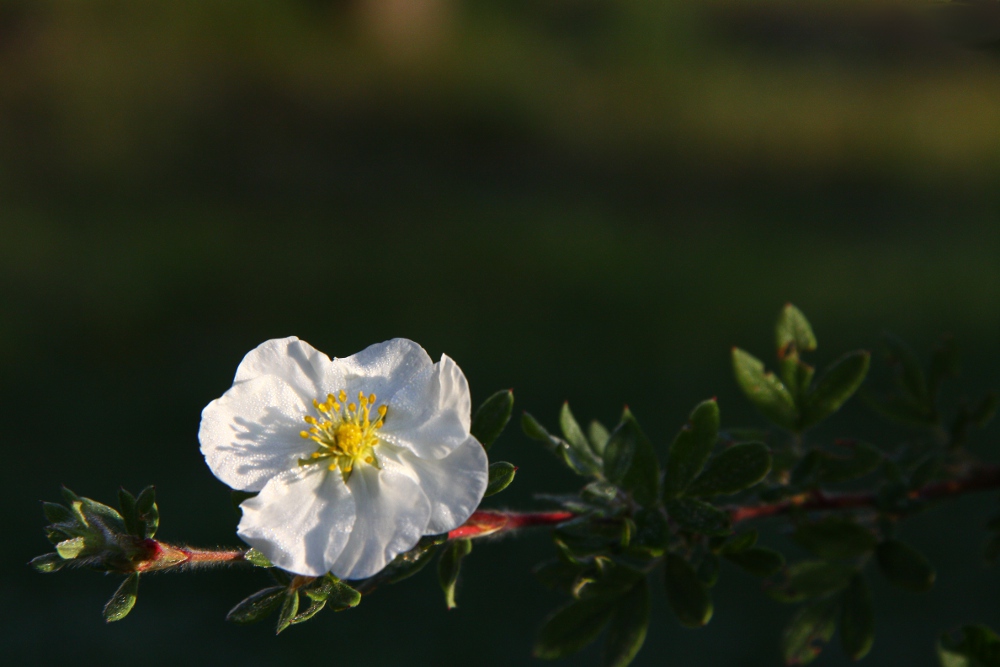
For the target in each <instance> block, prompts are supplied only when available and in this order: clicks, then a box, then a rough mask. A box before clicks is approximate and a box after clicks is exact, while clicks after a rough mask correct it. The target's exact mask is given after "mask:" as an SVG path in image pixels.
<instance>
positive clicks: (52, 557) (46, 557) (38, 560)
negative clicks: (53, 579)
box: [28, 554, 66, 574]
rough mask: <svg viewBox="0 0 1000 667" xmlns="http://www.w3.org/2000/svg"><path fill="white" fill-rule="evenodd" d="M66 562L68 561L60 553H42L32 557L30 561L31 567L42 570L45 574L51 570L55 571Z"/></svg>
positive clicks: (38, 570)
mask: <svg viewBox="0 0 1000 667" xmlns="http://www.w3.org/2000/svg"><path fill="white" fill-rule="evenodd" d="M65 564H66V561H65V560H64V559H63V557H62V556H60V555H59V554H42V555H41V556H37V557H35V558H32V559H31V562H30V563H28V565H30V566H31V567H33V568H35V571H36V572H41V573H43V574H49V573H50V572H55V571H56V570H59V569H61V568H62V566H63V565H65Z"/></svg>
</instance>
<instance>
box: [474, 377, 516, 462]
mask: <svg viewBox="0 0 1000 667" xmlns="http://www.w3.org/2000/svg"><path fill="white" fill-rule="evenodd" d="M513 410H514V392H513V391H511V390H510V389H504V390H502V391H498V392H497V393H495V394H493V395H492V396H490V397H489V398H487V399H486V400H485V401H483V404H482V405H480V406H479V408H478V409H477V410H476V414H475V415H473V417H472V428H471V429H470V431H471V432H472V435H473V436H475V438H476V440H478V441H479V442H480V443H481V444H482V445H483V447H484V448H485V449H486V451H489V450H490V447H492V446H493V443H494V442H495V441H496V439H497V438H498V437H500V434H501V433H503V430H504V428H506V426H507V422H509V421H510V415H511V412H512V411H513Z"/></svg>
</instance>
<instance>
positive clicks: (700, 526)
mask: <svg viewBox="0 0 1000 667" xmlns="http://www.w3.org/2000/svg"><path fill="white" fill-rule="evenodd" d="M667 514H668V515H670V518H671V519H673V520H674V521H676V522H677V523H679V524H680V525H681V527H683V528H685V529H687V530H690V531H692V532H695V533H701V534H703V535H709V536H712V535H728V534H729V531H730V530H731V526H732V521H731V520H730V518H729V514H728V513H726V512H724V511H722V510H720V509H718V508H717V507H715V506H714V505H710V504H708V503H706V502H704V501H701V500H697V499H695V498H678V499H677V500H671V501H670V502H668V503H667Z"/></svg>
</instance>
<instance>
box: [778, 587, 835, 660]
mask: <svg viewBox="0 0 1000 667" xmlns="http://www.w3.org/2000/svg"><path fill="white" fill-rule="evenodd" d="M839 611H840V600H839V598H836V597H832V598H826V599H823V600H817V601H815V602H810V603H809V604H806V605H803V606H802V608H801V609H799V610H798V611H797V612H796V613H795V615H794V616H792V618H791V620H790V621H789V622H788V625H787V626H785V631H784V633H783V635H782V638H781V648H782V653H783V654H784V657H785V664H786V665H807V664H809V663H810V662H812V661H813V660H815V659H816V657H817V656H819V654H820V652H821V651H822V650H823V647H824V646H825V645H826V643H827V642H829V641H830V637H832V636H833V631H834V630H835V629H836V627H837V616H838V612H839Z"/></svg>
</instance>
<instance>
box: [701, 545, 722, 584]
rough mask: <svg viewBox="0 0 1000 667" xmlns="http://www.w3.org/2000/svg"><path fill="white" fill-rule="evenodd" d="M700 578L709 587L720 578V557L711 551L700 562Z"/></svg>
mask: <svg viewBox="0 0 1000 667" xmlns="http://www.w3.org/2000/svg"><path fill="white" fill-rule="evenodd" d="M698 578H699V579H701V583H703V584H705V585H706V586H708V587H709V588H711V587H712V586H715V584H716V582H717V581H718V580H719V557H718V556H716V555H715V554H713V553H711V552H709V553H707V554H705V557H704V558H702V559H701V562H700V563H699V564H698Z"/></svg>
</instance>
